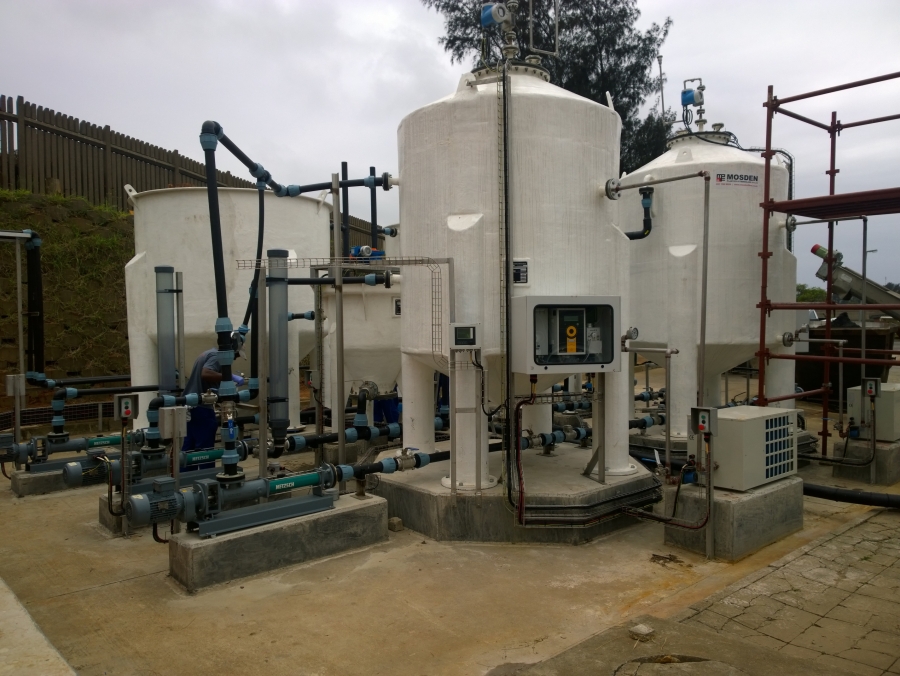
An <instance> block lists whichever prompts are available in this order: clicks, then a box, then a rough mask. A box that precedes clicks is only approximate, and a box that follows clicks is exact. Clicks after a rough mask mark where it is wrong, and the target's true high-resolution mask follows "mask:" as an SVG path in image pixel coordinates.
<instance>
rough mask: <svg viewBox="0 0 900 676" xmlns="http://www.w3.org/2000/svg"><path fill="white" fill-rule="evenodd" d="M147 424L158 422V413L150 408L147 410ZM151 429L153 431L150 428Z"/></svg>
mask: <svg viewBox="0 0 900 676" xmlns="http://www.w3.org/2000/svg"><path fill="white" fill-rule="evenodd" d="M147 422H151V423H158V422H159V411H158V410H153V409H152V408H148V409H147ZM151 429H153V428H152V427H151Z"/></svg>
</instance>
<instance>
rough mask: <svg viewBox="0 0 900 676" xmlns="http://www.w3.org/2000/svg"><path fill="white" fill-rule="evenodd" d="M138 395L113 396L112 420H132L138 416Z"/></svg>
mask: <svg viewBox="0 0 900 676" xmlns="http://www.w3.org/2000/svg"><path fill="white" fill-rule="evenodd" d="M138 410H139V409H138V395H137V394H136V393H128V394H114V395H113V419H114V420H122V421H128V420H134V419H135V418H136V417H137V414H138Z"/></svg>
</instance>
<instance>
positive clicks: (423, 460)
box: [416, 453, 431, 469]
mask: <svg viewBox="0 0 900 676" xmlns="http://www.w3.org/2000/svg"><path fill="white" fill-rule="evenodd" d="M416 458H418V460H419V465H418V467H419V469H422V468H423V467H425V465H427V464H428V463H429V462H431V458H430V457H428V454H427V453H416Z"/></svg>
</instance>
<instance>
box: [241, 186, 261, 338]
mask: <svg viewBox="0 0 900 676" xmlns="http://www.w3.org/2000/svg"><path fill="white" fill-rule="evenodd" d="M256 188H257V190H258V191H259V227H258V228H257V235H256V260H260V259H261V258H262V254H263V234H264V233H265V218H266V184H265V183H263V182H262V181H257V183H256ZM259 274H260V268H256V270H254V272H253V281H252V282H250V298H249V300H248V301H247V310H246V311H245V312H244V321H243V322H241V323H242V324H243V325H244V326H249V321H250V315H251V314H252V313H253V309H254V308H255V307H256V302H257V295H256V289H257V288H258V286H259ZM253 342H254V343H255V342H256V341H253Z"/></svg>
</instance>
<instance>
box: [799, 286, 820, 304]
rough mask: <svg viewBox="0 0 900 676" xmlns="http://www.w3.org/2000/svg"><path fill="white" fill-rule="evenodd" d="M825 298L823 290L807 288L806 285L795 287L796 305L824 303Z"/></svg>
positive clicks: (813, 287) (815, 287) (814, 287)
mask: <svg viewBox="0 0 900 676" xmlns="http://www.w3.org/2000/svg"><path fill="white" fill-rule="evenodd" d="M825 298H826V294H825V289H822V288H820V287H818V286H807V285H806V284H798V285H797V302H798V303H824V302H825Z"/></svg>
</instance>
